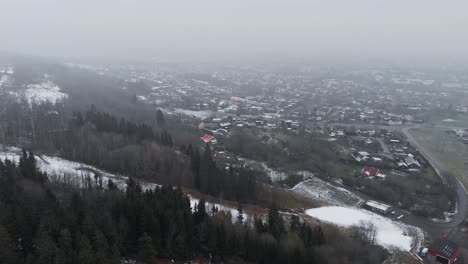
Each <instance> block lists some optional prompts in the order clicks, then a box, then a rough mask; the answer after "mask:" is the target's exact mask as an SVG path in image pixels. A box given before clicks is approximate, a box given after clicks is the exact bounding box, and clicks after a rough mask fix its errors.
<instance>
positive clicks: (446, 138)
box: [409, 128, 468, 188]
mask: <svg viewBox="0 0 468 264" xmlns="http://www.w3.org/2000/svg"><path fill="white" fill-rule="evenodd" d="M409 132H410V133H411V135H413V137H414V139H416V140H417V141H418V142H419V144H421V145H422V146H423V147H424V148H425V149H426V151H428V152H430V153H431V155H432V156H433V157H434V158H435V159H437V160H439V161H440V162H441V163H442V164H443V165H444V166H445V167H446V168H447V169H448V170H450V171H451V172H453V173H455V174H456V176H457V177H458V178H459V179H460V181H461V182H462V183H463V185H465V187H466V188H468V171H467V169H468V145H467V144H463V142H461V141H459V140H457V138H456V137H455V136H452V135H449V134H447V133H446V132H445V130H444V129H439V128H415V129H411V130H409Z"/></svg>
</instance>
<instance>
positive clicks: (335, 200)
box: [291, 177, 364, 206]
mask: <svg viewBox="0 0 468 264" xmlns="http://www.w3.org/2000/svg"><path fill="white" fill-rule="evenodd" d="M291 190H292V191H293V192H295V193H298V194H300V195H302V196H305V197H308V198H311V199H314V200H318V201H323V202H326V203H329V204H332V205H340V206H358V205H360V204H361V203H362V202H364V200H363V199H361V198H360V197H358V196H357V195H355V194H354V193H352V192H350V191H348V190H346V189H344V188H341V187H339V186H335V185H333V184H331V183H328V182H326V181H323V180H321V179H319V178H317V177H313V178H312V179H310V180H307V181H303V182H301V183H299V184H297V185H296V186H294V187H293V188H292V189H291Z"/></svg>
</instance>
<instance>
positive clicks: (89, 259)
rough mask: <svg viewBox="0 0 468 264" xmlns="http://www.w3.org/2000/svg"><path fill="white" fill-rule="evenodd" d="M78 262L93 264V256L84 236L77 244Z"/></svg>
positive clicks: (89, 244)
mask: <svg viewBox="0 0 468 264" xmlns="http://www.w3.org/2000/svg"><path fill="white" fill-rule="evenodd" d="M78 260H79V263H80V264H93V263H95V262H94V260H95V256H94V254H93V249H92V247H91V243H90V242H89V239H88V237H86V235H81V236H80V239H79V242H78Z"/></svg>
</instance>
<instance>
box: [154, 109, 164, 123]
mask: <svg viewBox="0 0 468 264" xmlns="http://www.w3.org/2000/svg"><path fill="white" fill-rule="evenodd" d="M156 123H157V124H158V126H159V127H164V125H166V119H165V118H164V114H163V112H162V111H161V109H158V111H156Z"/></svg>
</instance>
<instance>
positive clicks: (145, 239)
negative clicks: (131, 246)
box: [137, 232, 156, 264]
mask: <svg viewBox="0 0 468 264" xmlns="http://www.w3.org/2000/svg"><path fill="white" fill-rule="evenodd" d="M155 257H156V251H155V250H154V248H153V240H152V239H151V237H150V236H148V234H147V233H146V232H145V233H143V235H142V236H141V237H140V238H139V239H138V256H137V260H138V261H139V262H141V263H148V264H150V263H154V259H155Z"/></svg>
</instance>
